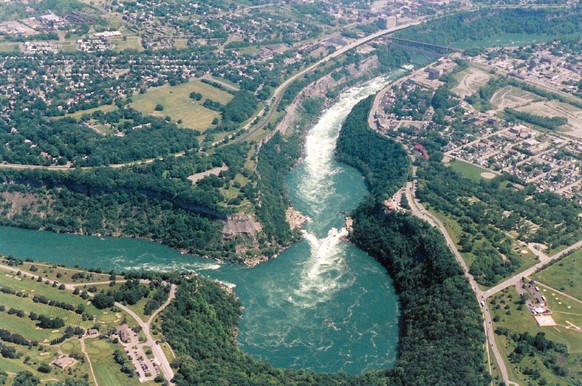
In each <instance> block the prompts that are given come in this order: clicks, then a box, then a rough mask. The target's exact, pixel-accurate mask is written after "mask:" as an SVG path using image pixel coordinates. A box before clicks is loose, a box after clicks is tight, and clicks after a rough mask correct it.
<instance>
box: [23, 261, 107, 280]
mask: <svg viewBox="0 0 582 386" xmlns="http://www.w3.org/2000/svg"><path fill="white" fill-rule="evenodd" d="M33 265H34V266H35V267H36V268H38V271H36V272H32V273H34V274H35V275H40V276H42V277H43V278H45V279H49V280H57V281H58V282H59V283H87V282H101V281H108V280H109V274H105V273H95V272H87V271H83V270H80V269H75V268H65V267H56V266H54V265H52V264H46V263H38V262H28V261H25V262H24V263H23V264H22V265H20V266H18V268H19V269H22V270H23V271H29V272H30V268H31V266H33ZM75 273H83V274H85V278H84V279H74V280H73V279H72V276H73V275H74V274H75Z"/></svg>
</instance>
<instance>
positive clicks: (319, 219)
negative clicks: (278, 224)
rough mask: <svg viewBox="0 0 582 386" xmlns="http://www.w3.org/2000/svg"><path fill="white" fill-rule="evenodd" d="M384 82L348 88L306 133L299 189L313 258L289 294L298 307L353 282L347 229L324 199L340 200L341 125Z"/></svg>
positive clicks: (320, 298) (309, 260) (306, 232)
mask: <svg viewBox="0 0 582 386" xmlns="http://www.w3.org/2000/svg"><path fill="white" fill-rule="evenodd" d="M385 85H386V78H383V77H381V78H376V79H374V80H372V81H370V82H367V83H366V84H364V85H362V86H360V87H354V88H351V89H350V90H348V91H346V92H344V93H343V94H341V95H340V97H339V100H338V101H337V102H336V103H334V104H333V105H332V106H331V107H330V108H329V109H327V110H326V111H325V112H324V113H323V114H322V115H321V117H320V119H319V120H318V122H317V123H316V124H315V125H314V126H313V127H312V128H311V129H310V130H309V131H308V133H307V136H306V140H305V158H304V160H303V165H302V166H303V167H304V169H305V173H304V176H303V178H301V180H300V183H299V186H298V187H297V191H298V193H299V194H298V199H300V200H301V201H302V202H303V204H304V205H303V206H304V208H306V209H305V210H306V212H307V213H305V214H306V215H307V216H308V217H309V219H310V221H309V222H308V223H307V224H306V227H305V230H304V231H303V237H304V238H305V239H306V240H307V242H308V243H309V246H310V258H309V259H308V260H307V262H306V263H305V265H304V267H303V271H302V273H301V280H300V286H299V288H297V290H295V291H294V294H293V295H292V296H290V297H289V299H288V300H289V301H291V302H293V303H294V304H295V305H296V306H301V307H313V306H315V305H316V304H318V303H321V302H325V301H327V300H329V299H330V298H331V297H332V296H333V294H334V293H335V292H337V291H338V290H341V289H342V288H345V286H347V285H350V283H351V281H350V280H342V277H343V276H344V275H346V274H348V273H349V267H348V265H347V263H346V261H345V256H344V255H343V252H344V251H343V248H342V239H343V238H344V237H345V236H347V235H348V232H347V231H346V229H345V228H340V229H337V228H334V227H330V224H329V219H328V217H329V213H326V212H325V210H324V209H325V208H326V207H328V205H327V204H326V203H328V202H329V201H330V200H334V199H337V188H336V186H335V182H334V176H335V175H336V173H338V171H339V167H338V165H337V164H336V163H335V162H334V152H335V148H336V144H337V139H338V137H339V134H340V130H341V127H342V125H343V123H344V121H345V119H346V117H347V116H348V114H349V113H350V111H351V110H352V108H353V107H354V106H355V105H356V104H357V103H358V102H360V101H361V100H362V99H364V98H366V97H368V96H370V95H372V94H376V93H377V92H378V91H380V90H381V89H382V88H383V87H384V86H385Z"/></svg>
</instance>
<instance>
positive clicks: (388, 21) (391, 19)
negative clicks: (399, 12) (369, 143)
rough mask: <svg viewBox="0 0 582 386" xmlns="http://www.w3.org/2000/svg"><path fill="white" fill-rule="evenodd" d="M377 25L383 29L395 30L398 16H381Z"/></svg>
mask: <svg viewBox="0 0 582 386" xmlns="http://www.w3.org/2000/svg"><path fill="white" fill-rule="evenodd" d="M377 25H378V28H381V29H388V28H394V27H396V16H380V17H379V18H378V22H377Z"/></svg>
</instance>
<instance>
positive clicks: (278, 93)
mask: <svg viewBox="0 0 582 386" xmlns="http://www.w3.org/2000/svg"><path fill="white" fill-rule="evenodd" d="M426 20H428V18H427V17H422V18H418V19H417V20H415V21H412V22H410V23H406V24H402V25H399V26H396V27H394V28H388V29H383V30H380V31H378V32H375V33H373V34H371V35H368V36H364V37H363V38H361V39H358V40H355V41H353V42H352V43H350V44H348V45H346V46H344V47H341V48H339V49H337V50H336V51H334V52H332V53H331V54H329V55H327V56H325V57H324V58H322V59H320V60H318V61H317V62H315V63H313V64H312V65H311V66H309V67H306V68H304V69H303V70H301V71H299V72H298V73H296V74H294V75H293V76H291V77H290V78H288V79H287V80H286V81H284V82H283V83H281V85H280V86H279V87H277V89H276V90H275V91H274V92H273V96H272V97H271V99H270V100H269V103H268V104H267V105H268V112H267V116H266V117H265V118H264V120H263V121H262V122H261V123H259V124H258V125H257V126H255V127H254V128H253V129H252V130H250V131H248V132H247V133H245V134H243V135H241V136H240V137H238V138H236V139H235V141H236V142H241V141H246V140H247V139H249V138H250V137H251V136H252V135H253V134H255V133H256V132H257V131H259V130H261V129H262V128H263V127H265V126H266V125H267V123H268V122H269V120H270V119H271V117H272V116H273V114H274V112H275V111H276V110H277V106H279V103H281V100H282V99H283V95H284V94H285V90H287V87H289V85H290V84H291V83H293V82H294V81H295V80H297V79H298V78H300V77H302V76H303V75H305V74H307V73H309V72H311V71H313V70H314V69H316V68H317V67H319V66H321V65H322V64H324V63H327V62H328V61H330V60H331V59H334V58H337V57H338V56H340V55H343V54H345V53H346V52H348V51H350V50H352V49H354V48H356V47H359V46H361V45H363V44H366V43H368V42H370V41H372V40H374V39H377V38H379V37H380V36H384V35H387V34H389V33H392V32H396V31H399V30H402V29H406V28H408V27H412V26H414V25H418V24H420V23H422V22H424V21H426ZM265 110H266V108H265V109H263V110H261V111H260V112H259V113H258V114H257V117H262V116H263V114H264V113H265ZM251 125H252V124H250V123H249V124H248V125H247V126H245V129H249V128H250V126H251Z"/></svg>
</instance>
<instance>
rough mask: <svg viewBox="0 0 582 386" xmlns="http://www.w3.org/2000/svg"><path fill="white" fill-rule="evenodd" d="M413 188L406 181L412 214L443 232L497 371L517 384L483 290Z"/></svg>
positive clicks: (444, 229) (452, 242)
mask: <svg viewBox="0 0 582 386" xmlns="http://www.w3.org/2000/svg"><path fill="white" fill-rule="evenodd" d="M412 176H413V179H414V178H415V176H416V167H415V166H413V168H412ZM415 189H416V185H415V182H414V180H413V181H412V182H407V183H406V199H407V200H408V203H409V205H410V208H411V212H412V214H413V215H414V216H416V217H418V218H420V219H422V220H424V221H426V222H428V223H429V224H431V225H432V226H433V227H436V228H438V229H439V230H440V231H441V233H442V234H443V236H444V237H445V240H446V242H447V245H448V247H449V249H450V250H451V252H453V255H454V256H455V259H457V262H458V263H459V264H460V265H461V268H462V269H463V272H464V274H465V277H466V278H467V280H468V281H469V285H470V286H471V288H472V289H473V292H474V293H475V296H476V298H477V301H478V303H479V306H480V307H481V312H482V314H483V319H484V323H483V326H484V329H485V335H486V337H487V341H488V343H489V346H490V347H491V352H493V356H494V357H495V361H496V362H497V367H498V368H499V371H500V372H501V377H502V378H503V381H504V382H505V383H506V384H508V385H517V383H515V382H511V381H510V380H509V376H508V372H507V368H506V366H505V362H504V361H503V357H502V355H501V352H500V351H499V348H498V347H497V342H496V341H495V332H494V331H493V321H492V319H491V313H490V311H489V307H488V305H487V302H486V301H485V298H484V296H483V292H482V291H481V289H480V288H479V285H478V284H477V282H476V281H475V278H474V277H473V275H471V274H470V273H469V268H468V267H467V263H465V260H464V259H463V256H462V255H461V253H460V252H459V250H458V249H457V245H456V244H455V242H454V241H453V239H452V238H451V236H450V235H449V232H448V231H447V229H446V228H445V226H444V225H443V223H441V222H440V220H439V219H437V218H436V217H434V216H433V215H432V214H431V213H430V212H428V211H427V210H426V209H425V208H424V206H423V205H422V204H421V203H420V202H418V200H417V199H416V195H415Z"/></svg>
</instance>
